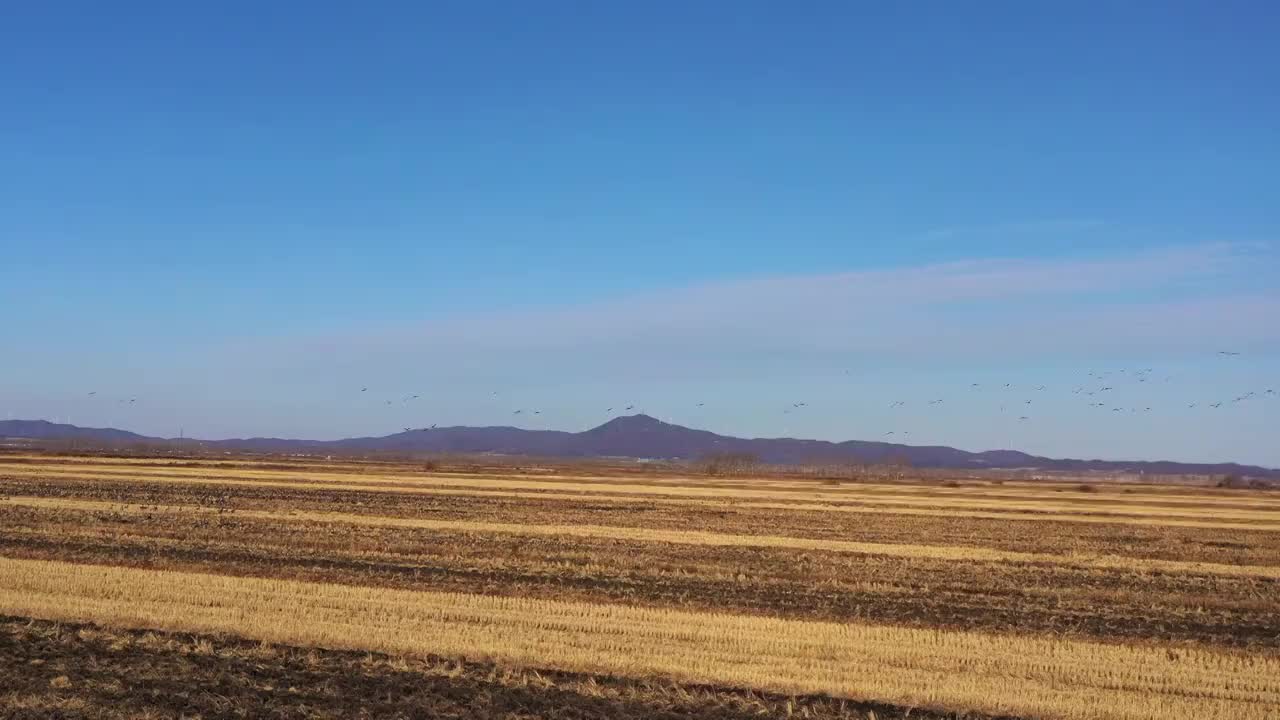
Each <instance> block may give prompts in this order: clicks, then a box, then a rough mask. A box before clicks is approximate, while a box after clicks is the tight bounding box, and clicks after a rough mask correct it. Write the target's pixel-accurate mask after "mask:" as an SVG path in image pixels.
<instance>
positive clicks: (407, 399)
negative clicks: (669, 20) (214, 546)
mask: <svg viewBox="0 0 1280 720" xmlns="http://www.w3.org/2000/svg"><path fill="white" fill-rule="evenodd" d="M1217 354H1218V355H1219V356H1220V357H1236V356H1239V355H1240V353H1239V352H1235V351H1231V350H1220V351H1218V353H1217ZM1153 373H1154V370H1153V369H1152V368H1135V369H1132V370H1130V369H1122V370H1118V371H1106V372H1095V371H1089V373H1088V380H1086V381H1085V382H1084V383H1083V384H1082V385H1080V386H1078V387H1075V388H1073V389H1072V390H1071V394H1072V395H1073V396H1079V397H1081V398H1090V400H1089V402H1088V405H1089V407H1092V408H1095V409H1098V410H1107V411H1110V412H1112V413H1125V412H1128V413H1139V412H1142V413H1149V412H1152V408H1151V407H1150V406H1146V405H1131V406H1129V407H1124V406H1121V405H1111V404H1108V402H1107V401H1106V399H1107V398H1109V397H1111V393H1114V392H1116V389H1117V385H1116V384H1117V383H1118V382H1128V383H1134V384H1142V383H1149V382H1150V383H1153V384H1154V380H1155V377H1156V376H1154V375H1153ZM845 374H846V375H847V374H849V372H848V371H847V370H846V371H845ZM1170 380H1172V377H1168V376H1166V377H1164V378H1163V382H1165V383H1167V382H1169V381H1170ZM988 387H989V386H984V385H983V384H982V383H976V382H975V383H972V384H970V385H969V391H970V392H980V391H983V390H985V389H987V388H988ZM990 387H995V388H996V389H997V390H999V391H1003V392H1016V391H1018V390H1020V389H1022V388H1017V387H1015V386H1014V384H1013V383H1004V384H1003V385H995V386H990ZM1026 389H1027V390H1033V391H1034V392H1036V393H1042V392H1045V390H1046V386H1045V385H1035V386H1034V387H1032V386H1027V388H1026ZM360 392H361V393H368V392H369V388H368V387H361V388H360ZM88 395H89V397H95V396H97V395H98V392H97V391H96V390H95V391H92V392H90V393H88ZM497 397H498V393H497V392H496V391H494V392H491V393H490V398H491V399H496V398H497ZM1275 397H1277V392H1276V390H1275V389H1273V388H1266V389H1257V390H1249V391H1248V392H1245V393H1243V394H1241V395H1237V396H1236V397H1234V398H1232V399H1230V400H1229V401H1228V400H1215V401H1214V402H1208V403H1199V402H1192V403H1189V404H1187V408H1188V409H1195V408H1197V407H1206V408H1210V409H1218V408H1221V407H1222V406H1223V405H1226V404H1228V403H1231V404H1235V403H1242V402H1247V401H1249V400H1253V399H1259V398H1275ZM420 398H421V395H414V394H409V395H404V396H403V397H400V398H399V404H400V405H402V406H403V405H408V404H409V403H412V402H413V401H415V400H418V399H420ZM1094 398H1096V399H1094ZM137 402H138V398H137V397H132V396H126V397H121V398H117V399H116V403H117V404H118V405H134V404H136V403H137ZM945 402H946V400H944V399H943V398H934V399H931V400H927V401H925V402H924V403H923V404H924V405H925V406H939V405H943V404H944V403H945ZM384 404H385V405H387V406H392V405H395V404H396V400H395V399H386V400H384ZM1034 404H1035V402H1034V396H1032V397H1028V398H1025V399H1022V400H1021V401H1020V402H1018V403H1017V405H1016V406H1015V407H1019V408H1020V409H1022V412H1026V410H1025V408H1027V407H1030V406H1034ZM1008 405H1009V402H1002V403H1001V404H1000V412H1001V413H1002V414H1003V413H1007V411H1008ZM705 406H706V403H705V402H699V403H697V404H696V405H695V406H694V407H696V408H703V407H705ZM907 406H908V401H907V400H894V401H892V402H891V403H889V409H890V410H895V409H900V408H906V407H907ZM807 407H809V403H808V402H807V401H797V402H793V403H790V404H789V405H788V406H787V407H785V408H783V410H782V413H783V414H784V415H789V414H791V413H793V412H797V411H800V410H803V409H804V408H807ZM616 408H620V410H621V412H632V411H635V409H636V406H635V405H626V406H611V407H608V408H605V413H606V414H608V415H610V416H612V415H613V414H614V410H615V409H616ZM511 414H512V415H513V416H526V417H527V416H540V415H542V410H537V409H529V408H517V409H516V410H513V411H512V413H511ZM1031 419H1032V417H1031V416H1030V415H1025V414H1021V413H1020V414H1018V416H1017V420H1018V422H1028V421H1030V420H1031ZM436 427H437V425H436V424H432V425H430V426H428V427H420V428H411V427H406V428H404V432H426V431H428V430H434V429H436ZM910 435H911V432H910V431H908V430H890V431H888V432H885V433H884V436H885V437H889V436H901V437H909V436H910Z"/></svg>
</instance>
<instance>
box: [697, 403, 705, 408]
mask: <svg viewBox="0 0 1280 720" xmlns="http://www.w3.org/2000/svg"><path fill="white" fill-rule="evenodd" d="M703 405H706V403H698V407H702V406H703Z"/></svg>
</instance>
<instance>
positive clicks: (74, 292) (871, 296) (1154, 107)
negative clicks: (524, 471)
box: [0, 2, 1280, 466]
mask: <svg viewBox="0 0 1280 720" xmlns="http://www.w3.org/2000/svg"><path fill="white" fill-rule="evenodd" d="M320 5H322V4H302V3H287V2H278V3H271V4H270V5H269V6H267V7H263V6H262V4H260V3H247V2H246V3H238V2H230V3H221V4H218V5H217V6H216V7H215V6H209V7H207V8H196V7H182V6H179V5H175V4H172V3H128V2H122V3H113V4H111V5H110V6H107V5H103V4H100V3H71V2H50V3H36V4H26V5H24V6H21V7H15V8H13V9H10V10H8V11H7V12H6V16H5V22H4V23H3V24H0V170H2V172H0V311H2V312H3V313H4V325H5V331H4V334H3V338H4V339H3V343H4V345H3V350H4V352H2V353H0V418H3V417H8V416H10V415H12V416H13V417H47V418H53V417H58V418H60V419H62V418H70V419H71V420H72V421H73V422H76V423H77V424H113V425H117V426H122V427H127V428H129V429H135V430H139V431H142V432H148V433H157V434H165V435H169V434H176V433H177V428H178V427H180V426H181V427H183V428H185V431H186V432H187V433H188V434H197V435H205V436H209V437H227V436H240V435H282V436H308V437H340V436H346V435H352V434H380V433H384V432H390V431H395V430H398V429H400V427H402V426H405V425H414V426H418V425H423V424H430V423H441V424H452V423H458V424H480V423H486V424H488V423H494V424H497V423H508V422H511V421H512V420H514V419H516V418H514V417H513V416H512V414H511V413H512V412H513V410H514V409H517V408H518V407H537V408H540V409H541V410H542V414H541V415H540V416H538V418H537V421H536V425H537V426H540V427H555V428H563V429H581V428H585V427H589V426H591V425H594V424H597V423H598V422H601V421H603V420H605V419H607V415H606V414H605V413H604V410H605V408H607V407H610V406H625V405H628V404H635V405H637V406H638V407H640V408H642V409H645V410H647V411H649V412H650V413H652V414H654V415H657V416H660V417H663V418H664V419H669V420H672V421H676V422H683V423H687V424H691V425H697V426H701V427H707V428H709V429H713V430H717V431H722V432H728V433H735V434H747V435H761V436H763V435H782V434H788V435H796V436H811V437H822V438H830V439H847V438H855V437H856V438H868V439H870V438H875V437H878V436H882V435H883V433H885V432H888V431H890V430H892V431H895V433H902V432H910V433H911V435H910V436H909V438H908V439H909V441H910V442H913V443H920V444H925V443H939V444H954V445H958V446H961V447H966V448H971V449H984V448H993V447H1007V446H1011V445H1012V446H1016V447H1018V448H1020V449H1025V450H1029V451H1032V452H1041V453H1046V454H1054V455H1069V456H1088V457H1095V456H1096V457H1168V458H1174V459H1187V460H1222V459H1233V460H1241V461H1248V462H1257V463H1264V464H1269V465H1273V466H1280V443H1278V442H1276V432H1275V430H1274V428H1275V427H1276V420H1277V419H1278V417H1280V412H1278V411H1280V398H1275V396H1269V397H1268V398H1267V399H1261V398H1257V397H1255V398H1251V399H1249V400H1246V401H1242V402H1239V403H1231V402H1230V401H1231V399H1232V398H1234V397H1238V396H1240V395H1243V394H1245V393H1247V392H1249V391H1250V390H1253V391H1256V392H1263V391H1264V390H1265V389H1268V388H1274V389H1276V390H1277V391H1280V282H1278V281H1280V262H1278V260H1280V255H1278V253H1280V250H1278V249H1277V245H1276V244H1275V242H1276V240H1277V231H1278V230H1280V210H1278V208H1280V177H1278V175H1280V170H1278V169H1280V133H1278V132H1277V128H1280V94H1277V93H1276V92H1275V88H1277V87H1280V49H1277V47H1276V44H1275V43H1274V37H1273V36H1272V33H1270V31H1269V29H1270V28H1274V27H1275V23H1276V21H1277V20H1280V10H1277V9H1275V6H1274V5H1273V4H1270V3H1262V2H1258V3H1207V2H1206V3H1164V2H1162V3H1154V2H1152V3H1141V2H1132V3H1036V4H1027V3H1012V2H1007V3H1004V2H989V3H976V4H969V5H967V6H964V7H961V6H960V5H957V4H954V3H941V2H937V3H929V2H922V3H912V4H909V5H884V4H880V6H876V7H873V6H871V5H870V4H865V5H864V4H859V3H809V4H805V5H804V6H803V7H794V6H785V5H783V4H779V3H766V2H743V3H732V4H730V3H674V2H655V3H644V4H636V3H633V4H629V5H626V4H621V3H613V4H604V3H584V2H578V3H558V2H547V3H537V4H516V3H493V4H488V3H461V2H458V3H401V4H396V3H384V4H380V5H379V7H378V8H376V9H368V8H356V7H355V6H352V7H350V8H347V9H335V8H329V7H321V6H320ZM1220 349H1232V350H1239V351H1241V352H1242V353H1243V355H1241V356H1240V357H1237V358H1231V359H1230V360H1226V361H1224V360H1225V359H1224V358H1221V357H1218V356H1217V355H1216V354H1215V353H1216V352H1217V351H1218V350H1220ZM1138 367H1151V368H1153V370H1154V372H1153V375H1154V374H1161V373H1163V374H1162V375H1161V382H1160V383H1159V386H1158V387H1157V386H1155V384H1154V383H1153V384H1151V385H1148V384H1147V383H1141V384H1137V383H1135V384H1134V387H1132V388H1129V387H1128V386H1125V390H1124V393H1126V394H1125V396H1124V397H1120V396H1118V395H1117V396H1116V399H1115V400H1114V401H1113V403H1112V404H1113V405H1115V406H1118V407H1124V408H1126V411H1127V409H1129V408H1132V407H1137V408H1139V410H1138V412H1136V413H1131V414H1130V413H1127V412H1122V413H1112V414H1110V415H1106V416H1104V417H1099V415H1100V413H1093V412H1091V411H1093V410H1095V408H1090V407H1088V406H1087V404H1085V403H1082V402H1080V398H1079V397H1078V396H1077V395H1075V394H1073V393H1072V391H1073V390H1074V389H1075V388H1077V387H1080V386H1082V385H1084V384H1085V381H1089V380H1091V378H1089V377H1088V376H1087V373H1088V372H1089V371H1091V370H1092V371H1097V372H1103V371H1108V370H1110V371H1113V372H1115V373H1117V375H1118V374H1119V370H1120V369H1131V368H1138ZM1165 377H1168V378H1169V380H1168V381H1167V382H1165V381H1164V378H1165ZM973 382H980V383H983V385H984V387H985V386H986V385H987V384H988V383H990V384H993V385H999V386H1002V385H1003V383H1004V382H1010V383H1013V384H1014V388H1013V389H1012V390H1011V391H1010V392H1011V393H1013V394H1014V395H1017V398H1009V397H1003V396H1000V395H998V394H996V393H995V391H994V390H993V391H992V392H991V393H989V394H984V393H982V392H969V386H970V385H971V383H973ZM1040 385H1045V386H1046V390H1044V391H1035V390H1034V388H1036V387H1039V386H1040ZM363 386H369V387H370V391H369V393H359V392H358V391H359V388H360V387H363ZM1019 388H1021V392H1019ZM90 391H97V392H98V393H99V394H98V395H95V396H93V397H92V398H91V397H89V396H88V395H87V393H88V392H90ZM1029 392H1037V393H1039V395H1037V396H1036V397H1034V398H1032V397H1030V396H1027V397H1023V395H1024V394H1026V393H1029ZM1112 392H1119V391H1112ZM494 393H497V394H496V395H495V394H494ZM414 394H417V395H419V396H420V397H419V399H418V400H416V401H411V402H408V403H405V402H403V398H404V397H405V396H409V395H414ZM126 397H138V398H139V401H138V402H137V403H135V404H134V405H132V406H128V407H125V406H123V405H122V404H121V403H119V402H118V399H119V398H126ZM113 399H114V400H113ZM930 399H945V402H944V403H941V404H935V405H932V406H930V405H927V401H928V400H930ZM1014 399H1016V401H1017V402H1019V403H1022V404H1023V405H1024V409H1025V401H1026V399H1033V405H1032V406H1033V407H1035V408H1036V412H1034V413H1019V414H1018V415H1017V417H1021V416H1022V415H1023V414H1027V415H1029V416H1030V417H1031V419H1030V420H1029V421H1018V420H1016V418H1014V419H1010V417H1009V416H1010V415H1011V414H1012V412H1011V411H1010V409H1009V408H1010V407H1011V406H1012V405H1013V404H1014V403H1013V402H1010V400H1014ZM1219 399H1222V400H1226V401H1227V405H1224V407H1223V408H1220V409H1219V410H1220V411H1216V412H1214V413H1209V412H1207V411H1203V410H1202V406H1203V405H1204V404H1206V403H1209V402H1214V401H1217V400H1219ZM386 400H392V401H393V402H392V404H391V405H387V404H386ZM896 400H906V401H907V405H905V406H904V408H905V411H903V409H898V408H894V409H893V410H890V409H889V407H888V406H889V405H890V404H891V403H892V402H894V401H896ZM798 401H806V402H807V406H806V407H805V408H804V411H803V412H794V413H786V414H784V413H782V409H783V408H786V407H787V406H788V405H789V404H790V403H792V402H798ZM699 402H702V403H705V407H703V408H696V407H695V406H696V403H699ZM1193 402H1195V403H1198V405H1199V406H1198V407H1197V408H1194V409H1193V408H1188V407H1187V405H1189V404H1191V403H1193ZM124 405H127V403H126V404H124ZM1001 405H1004V406H1005V411H1003V412H1002V411H1001V410H1000V406H1001ZM1148 406H1150V407H1152V408H1153V410H1152V411H1151V412H1150V413H1147V412H1145V408H1146V407H1148ZM1041 408H1043V409H1041Z"/></svg>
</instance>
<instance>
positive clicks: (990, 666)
mask: <svg viewBox="0 0 1280 720" xmlns="http://www.w3.org/2000/svg"><path fill="white" fill-rule="evenodd" d="M0 612H4V613H10V614H20V615H28V616H32V617H39V618H46V619H55V620H68V621H94V622H100V623H105V624H109V625H121V626H125V627H150V628H157V629H164V630H179V631H193V632H226V633H233V634H236V635H239V636H242V637H246V638H251V639H256V640H265V641H269V642H277V643H288V644H302V645H315V646H319V647H328V648H349V649H366V650H377V651H382V652H389V653H406V654H432V653H434V654H443V655H460V656H466V657H469V658H480V659H486V658H487V659H493V660H497V661H501V662H503V663H514V664H517V665H525V666H528V665H538V666H545V667H553V668H558V669H562V670H568V671H575V672H596V673H606V674H617V675H622V676H628V677H645V676H650V675H659V676H664V677H670V678H673V679H676V680H679V681H682V682H693V683H707V684H715V685H729V686H735V687H749V688H760V689H766V690H771V691H777V692H783V693H828V694H832V695H835V696H838V697H850V698H859V699H871V700H878V701H884V702H888V703H894V704H902V705H917V706H922V707H931V708H941V709H946V710H953V711H954V710H965V709H972V710H978V711H982V712H991V713H1009V714H1016V715H1025V716H1043V717H1056V718H1111V719H1115V720H1146V719H1154V718H1160V719H1161V720H1165V719H1167V718H1175V717H1177V718H1199V719H1202V720H1219V719H1221V720H1227V719H1228V718H1230V719H1231V720H1252V719H1255V718H1257V719H1262V718H1272V717H1274V716H1275V711H1276V709H1277V708H1280V660H1277V659H1274V658H1266V657H1258V656H1247V655H1240V654H1234V653H1220V652H1212V651H1200V650H1187V649H1177V650H1173V649H1170V648H1163V647H1141V646H1115V645H1105V644H1098V643H1090V642H1081V641H1066V640H1058V639H1054V638H1037V637H1025V636H1017V635H1010V634H1000V635H989V634H984V633H971V632H952V631H936V630H909V629H903V628H893V627H877V626H868V625H860V624H841V623H819V622H804V621H790V620H779V619H771V618H761V617H746V616H735V615H724V614H711V613H687V612H678V611H670V610H658V609H639V608H628V607H621V606H612V605H592V604H583V603H569V602H555V601H535V600H522V599H516V598H492V597H485V596H475V595H461V594H449V593H424V592H408V591H395V590H383V589H375V588H353V587H346V586H333V585H324V584H314V583H300V582H292V581H279V580H263V579H254V578H233V577H224V576H215V575H200V574H188V573H172V572H158V571H148V570H134V569H124V568H116V567H99V566H84V565H73V564H67V563H58V562H43V561H29V560H12V559H0Z"/></svg>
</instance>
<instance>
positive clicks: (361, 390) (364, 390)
mask: <svg viewBox="0 0 1280 720" xmlns="http://www.w3.org/2000/svg"><path fill="white" fill-rule="evenodd" d="M360 392H369V388H360Z"/></svg>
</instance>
